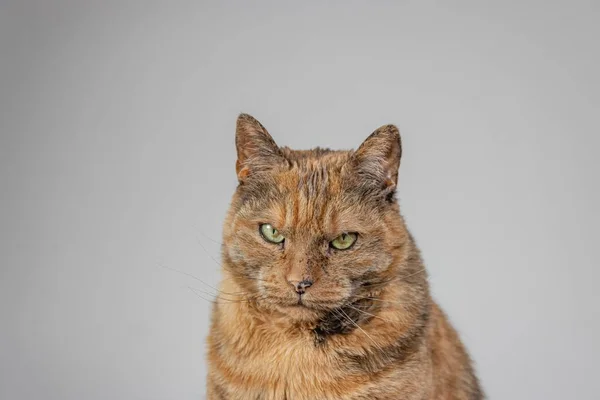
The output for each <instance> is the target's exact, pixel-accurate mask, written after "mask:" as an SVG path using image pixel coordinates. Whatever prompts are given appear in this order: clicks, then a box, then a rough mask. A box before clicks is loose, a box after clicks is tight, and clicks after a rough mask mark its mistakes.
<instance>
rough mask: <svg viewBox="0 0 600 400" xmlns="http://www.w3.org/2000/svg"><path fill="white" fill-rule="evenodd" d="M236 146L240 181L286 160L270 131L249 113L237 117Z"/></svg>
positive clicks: (237, 171) (237, 170)
mask: <svg viewBox="0 0 600 400" xmlns="http://www.w3.org/2000/svg"><path fill="white" fill-rule="evenodd" d="M235 146H236V148H237V161H236V163H235V171H236V173H237V176H238V180H239V181H240V183H241V182H243V181H244V180H245V179H246V178H247V177H248V176H250V175H251V174H254V173H257V172H260V171H264V170H268V169H270V168H272V167H273V166H274V165H276V164H278V163H281V162H282V161H283V160H284V159H283V156H282V155H281V151H280V150H279V147H278V146H277V144H276V143H275V141H274V140H273V138H272V137H271V135H269V132H267V130H266V129H265V127H264V126H262V124H261V123H260V122H258V121H257V120H256V119H254V118H253V117H252V116H250V115H248V114H240V116H239V117H238V119H237V126H236V134H235Z"/></svg>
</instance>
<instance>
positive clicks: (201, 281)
mask: <svg viewBox="0 0 600 400" xmlns="http://www.w3.org/2000/svg"><path fill="white" fill-rule="evenodd" d="M162 267H163V268H165V269H168V270H170V271H173V272H177V273H179V274H182V275H185V276H189V277H190V278H192V279H195V280H197V281H198V282H200V283H202V284H203V285H205V286H208V287H209V288H211V289H212V290H215V291H217V292H219V293H222V294H229V295H237V294H239V293H242V292H238V293H236V292H232V293H229V292H225V291H223V290H221V289H217V288H216V287H214V286H212V285H209V284H208V283H206V282H204V281H203V280H202V279H200V278H198V277H197V276H195V275H192V274H190V273H188V272H185V271H181V270H178V269H175V268H171V267H167V266H166V265H162Z"/></svg>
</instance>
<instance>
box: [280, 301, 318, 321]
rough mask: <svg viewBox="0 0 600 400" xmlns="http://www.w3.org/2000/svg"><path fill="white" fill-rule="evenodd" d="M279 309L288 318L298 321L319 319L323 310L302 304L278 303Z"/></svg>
mask: <svg viewBox="0 0 600 400" xmlns="http://www.w3.org/2000/svg"><path fill="white" fill-rule="evenodd" d="M277 310H278V311H279V312H280V313H282V314H284V315H285V316H286V318H289V319H290V320H292V321H297V322H314V321H318V320H319V318H320V317H321V315H322V314H323V311H321V310H316V309H314V308H310V307H308V306H306V305H302V304H294V305H278V306H277Z"/></svg>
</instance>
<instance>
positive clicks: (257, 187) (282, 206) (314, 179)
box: [243, 149, 370, 233]
mask: <svg viewBox="0 0 600 400" xmlns="http://www.w3.org/2000/svg"><path fill="white" fill-rule="evenodd" d="M284 154H285V155H286V158H287V160H288V161H289V163H288V165H287V166H285V167H282V168H277V169H274V170H272V171H271V172H269V173H266V174H265V175H263V176H261V177H256V178H255V179H253V180H252V179H251V180H249V182H248V183H249V184H250V185H251V186H250V187H247V190H248V191H249V192H250V193H251V194H250V196H251V199H252V201H248V202H246V206H243V207H244V208H245V207H248V213H246V212H244V214H245V215H248V216H250V215H252V216H253V218H252V219H256V220H260V221H261V222H269V223H272V224H274V225H275V226H277V227H278V228H280V229H284V228H288V229H293V230H303V231H305V232H313V233H315V232H317V231H318V232H323V233H336V232H337V231H343V230H357V225H360V224H362V223H365V222H366V221H364V220H365V219H368V218H369V217H370V215H369V213H365V212H364V209H365V206H366V204H365V203H364V202H361V201H360V199H359V198H357V197H356V196H353V193H352V192H350V191H348V182H347V177H345V176H344V172H343V168H344V165H345V164H346V162H347V161H348V157H349V152H346V151H329V150H321V149H318V150H306V151H292V150H284ZM254 222H256V221H254Z"/></svg>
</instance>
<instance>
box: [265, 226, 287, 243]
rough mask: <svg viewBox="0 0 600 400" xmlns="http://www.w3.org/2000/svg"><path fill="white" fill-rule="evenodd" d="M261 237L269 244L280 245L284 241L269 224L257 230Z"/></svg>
mask: <svg viewBox="0 0 600 400" xmlns="http://www.w3.org/2000/svg"><path fill="white" fill-rule="evenodd" d="M259 230H260V234H261V235H262V237H263V238H264V239H265V240H266V241H267V242H271V243H275V244H277V243H281V242H283V240H284V239H285V238H284V237H283V235H282V234H281V233H280V232H279V231H278V230H277V229H275V228H274V227H273V225H271V224H262V225H261V226H260V228H259Z"/></svg>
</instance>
